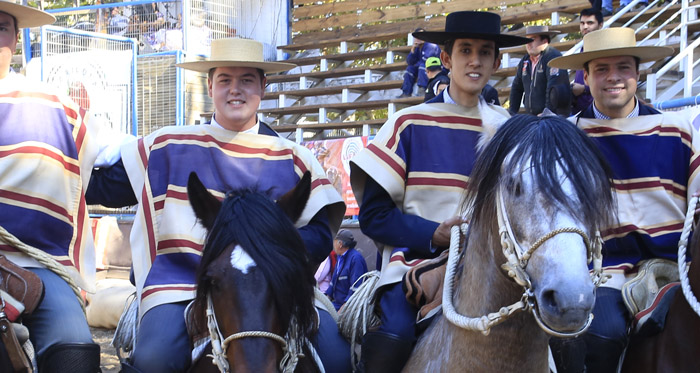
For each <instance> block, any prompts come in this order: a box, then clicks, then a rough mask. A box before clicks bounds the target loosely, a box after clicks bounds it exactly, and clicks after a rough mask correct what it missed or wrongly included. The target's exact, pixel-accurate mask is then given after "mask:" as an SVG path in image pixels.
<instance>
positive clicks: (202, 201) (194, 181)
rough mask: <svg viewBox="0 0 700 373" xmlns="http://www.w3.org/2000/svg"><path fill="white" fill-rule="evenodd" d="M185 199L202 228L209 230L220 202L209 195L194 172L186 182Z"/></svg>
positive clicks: (219, 207) (217, 212)
mask: <svg viewBox="0 0 700 373" xmlns="http://www.w3.org/2000/svg"><path fill="white" fill-rule="evenodd" d="M187 197H188V198H189V200H190V205H191V206H192V209H193V210H194V215H195V216H196V217H197V218H198V219H199V220H201V221H202V225H203V226H204V228H206V229H207V230H210V229H211V228H212V227H213V226H214V220H216V216H217V215H219V210H220V209H221V201H219V200H218V199H217V198H216V197H214V196H213V195H212V194H211V193H209V191H208V190H207V188H206V187H205V186H204V184H202V182H201V181H199V178H198V177H197V174H196V173H195V172H191V173H190V178H189V179H188V180H187Z"/></svg>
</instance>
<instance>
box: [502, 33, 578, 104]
mask: <svg viewBox="0 0 700 373" xmlns="http://www.w3.org/2000/svg"><path fill="white" fill-rule="evenodd" d="M558 33H559V31H550V30H549V27H547V26H528V27H527V28H526V29H525V35H527V37H528V38H532V39H533V41H531V42H530V43H528V44H526V48H527V53H528V54H527V55H526V56H525V57H523V59H522V60H520V63H518V69H517V72H516V75H515V79H513V85H512V86H511V89H510V109H508V111H510V113H511V114H516V113H518V111H520V104H521V102H522V103H523V104H524V105H525V112H527V113H529V114H534V115H537V114H540V113H542V111H544V109H545V108H548V109H549V110H551V111H552V112H556V111H557V106H568V105H563V104H562V103H561V102H560V103H555V102H552V101H551V100H550V95H549V93H550V91H551V89H552V87H554V86H555V85H557V84H560V85H565V86H566V87H562V88H563V89H564V90H565V91H567V92H568V94H565V95H559V97H560V98H562V99H566V100H570V99H571V93H570V92H571V88H570V87H569V73H568V72H567V71H566V70H565V69H558V68H555V67H548V66H547V63H548V62H549V61H550V60H552V59H554V58H557V57H560V56H561V52H559V51H558V50H556V49H555V48H553V47H552V46H550V45H549V42H550V41H551V38H552V36H554V35H556V34H558Z"/></svg>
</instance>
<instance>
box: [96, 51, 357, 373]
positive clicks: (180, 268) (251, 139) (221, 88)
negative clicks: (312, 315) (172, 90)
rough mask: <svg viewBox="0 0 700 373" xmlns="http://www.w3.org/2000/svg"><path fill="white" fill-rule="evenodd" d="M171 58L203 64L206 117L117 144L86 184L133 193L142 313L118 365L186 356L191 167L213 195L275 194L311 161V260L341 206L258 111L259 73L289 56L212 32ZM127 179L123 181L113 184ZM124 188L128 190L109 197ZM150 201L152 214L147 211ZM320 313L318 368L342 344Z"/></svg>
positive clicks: (344, 366)
mask: <svg viewBox="0 0 700 373" xmlns="http://www.w3.org/2000/svg"><path fill="white" fill-rule="evenodd" d="M178 67H181V68H185V69H189V70H194V71H199V72H205V73H207V74H208V80H207V84H208V91H209V95H210V96H211V97H212V99H213V101H214V106H215V110H214V115H213V117H212V120H211V123H210V124H208V125H199V126H182V127H174V126H173V127H166V128H163V129H160V130H158V131H156V132H154V133H152V134H150V135H149V136H146V137H144V138H141V139H139V140H138V141H133V142H131V143H128V144H125V145H124V146H123V147H122V148H121V157H122V161H123V162H121V163H120V162H118V163H117V164H115V165H114V166H112V167H110V168H108V169H104V170H99V171H97V172H96V173H95V175H96V177H94V178H93V180H92V182H91V185H90V188H91V191H92V188H94V193H91V195H90V197H91V201H92V202H101V203H103V204H105V203H106V204H107V205H108V206H111V207H115V206H123V205H125V204H129V203H132V204H133V203H134V202H135V201H138V203H139V206H138V210H137V213H136V217H135V221H134V226H133V228H132V234H131V250H132V260H133V269H134V276H135V283H136V288H137V295H138V299H139V301H140V307H139V318H140V320H141V321H140V324H139V325H140V326H139V330H138V333H137V336H136V345H135V346H134V352H133V355H132V357H131V362H130V363H128V364H123V366H122V369H123V371H125V372H139V371H140V372H144V373H145V372H148V373H151V372H182V371H185V370H186V369H187V367H188V366H189V365H190V364H191V361H190V344H189V340H188V333H187V329H186V326H185V318H184V317H183V312H184V311H185V307H186V306H187V303H189V301H190V300H192V299H193V298H194V295H195V283H194V281H195V270H196V269H197V265H198V264H199V262H200V256H201V250H202V246H203V243H204V239H205V231H204V228H203V227H202V226H201V225H199V224H197V219H196V217H195V215H194V213H193V211H192V208H191V207H190V206H189V204H188V203H187V195H186V193H183V191H184V190H185V187H186V183H187V179H188V175H189V174H190V172H192V171H196V172H197V174H198V176H199V178H200V179H201V180H202V182H203V183H204V185H205V186H206V187H207V189H209V190H210V191H212V192H218V193H221V195H224V194H225V193H226V192H227V191H229V190H233V189H241V188H256V189H258V190H261V191H265V192H268V193H269V194H270V196H271V197H272V198H274V199H276V198H279V197H280V196H281V195H282V193H285V192H286V191H288V190H289V189H291V188H292V187H293V186H295V185H296V183H297V182H298V181H299V180H300V178H301V176H302V174H303V172H304V171H307V170H308V171H310V172H311V175H312V176H311V178H312V190H311V195H310V197H309V201H308V203H307V206H306V209H305V210H304V214H303V215H302V217H301V218H300V219H299V221H298V222H297V225H298V226H300V228H299V233H300V235H301V237H302V239H303V241H304V243H305V245H306V248H307V250H308V252H309V260H310V261H311V262H312V263H315V264H318V263H320V262H321V261H323V259H324V258H325V257H327V256H328V253H329V252H330V248H331V247H332V238H333V237H334V235H335V233H336V231H337V230H338V228H339V226H340V222H341V220H342V217H343V214H344V212H345V205H344V203H343V202H342V199H341V198H340V195H338V192H336V190H335V189H334V188H333V186H332V185H331V183H330V182H329V181H328V180H327V179H326V175H325V172H324V170H323V168H322V167H321V165H320V164H319V163H318V161H317V160H316V159H315V158H314V157H313V155H312V154H311V152H310V151H309V150H308V149H306V148H304V147H302V146H300V145H297V144H295V143H294V142H291V141H288V140H286V139H284V138H281V137H279V136H278V135H277V133H275V132H274V131H273V130H272V129H270V128H269V127H268V126H267V125H266V124H265V123H262V122H260V121H259V120H258V119H257V115H256V111H257V109H258V105H259V104H260V100H261V99H262V97H263V92H264V89H265V82H266V78H265V74H266V73H272V72H281V71H286V70H289V69H290V68H292V67H294V65H292V64H288V63H281V62H266V61H264V59H263V49H262V44H261V43H259V42H257V41H254V40H247V39H239V38H229V39H218V40H214V41H212V45H211V57H210V58H208V59H206V60H203V61H193V62H184V63H181V64H179V65H178ZM234 149H243V151H235V150H234ZM127 176H128V177H127ZM129 184H130V185H131V188H129V190H127V191H121V192H120V191H119V190H118V189H119V188H128V185H129ZM124 192H128V194H130V196H127V197H128V198H121V200H120V199H117V198H114V196H115V195H119V194H120V193H121V194H124ZM152 211H157V212H158V219H154V220H152V219H151V218H150V213H151V212H152ZM156 250H158V255H157V256H153V254H154V253H155V252H156ZM153 258H155V260H153ZM299 275H300V276H303V275H304V274H302V273H300V274H299ZM309 276H310V275H309ZM319 315H320V318H321V326H320V328H319V333H318V334H317V336H316V337H315V338H314V339H312V343H313V344H314V346H315V347H316V349H317V351H318V352H319V355H320V356H321V359H322V361H323V363H324V365H325V369H326V371H334V372H335V371H339V372H343V371H349V368H350V356H349V350H350V348H349V345H348V344H347V342H345V341H344V340H343V339H342V336H340V334H339V333H338V329H337V326H336V324H335V322H334V320H333V319H332V318H331V316H330V314H329V313H328V312H325V311H322V310H320V312H319ZM336 352H340V353H341V355H334V354H335V353H336Z"/></svg>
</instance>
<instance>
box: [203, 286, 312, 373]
mask: <svg viewBox="0 0 700 373" xmlns="http://www.w3.org/2000/svg"><path fill="white" fill-rule="evenodd" d="M207 328H208V329H209V335H210V337H211V350H212V355H209V356H210V357H211V358H212V360H213V363H214V365H216V366H217V367H218V368H219V371H221V372H222V373H224V372H230V367H229V363H228V360H227V359H226V350H227V349H228V344H229V343H230V342H231V341H233V340H236V339H241V338H270V339H272V340H275V341H277V342H279V343H280V344H281V345H282V351H284V352H285V356H284V358H282V362H281V363H280V365H281V366H282V367H283V372H293V371H294V369H295V368H296V363H297V362H298V359H299V357H301V356H303V354H302V355H301V356H300V354H299V353H293V352H292V350H295V351H301V349H300V348H298V349H297V348H295V349H290V348H289V346H290V345H289V344H288V343H287V341H286V340H285V339H284V338H282V337H280V336H279V335H277V334H275V333H271V332H266V331H244V332H238V333H234V334H232V335H230V336H228V337H226V338H225V339H224V338H223V335H222V334H221V330H219V323H218V322H217V321H216V314H215V313H214V302H213V301H212V300H211V294H207ZM222 340H223V342H222ZM290 354H294V355H295V356H293V357H292V356H291V355H290Z"/></svg>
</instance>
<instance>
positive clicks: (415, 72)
mask: <svg viewBox="0 0 700 373" xmlns="http://www.w3.org/2000/svg"><path fill="white" fill-rule="evenodd" d="M420 31H425V30H423V29H422V28H420V27H419V28H417V29H416V31H415V32H420ZM430 57H440V47H439V46H438V45H437V44H433V43H426V42H424V41H423V40H421V39H418V38H416V37H414V38H413V47H411V53H409V54H408V56H406V63H407V64H408V66H407V67H406V73H405V74H404V75H403V85H402V86H401V91H402V92H403V93H401V95H400V96H399V98H402V97H411V95H412V93H413V85H414V84H416V81H417V83H418V88H419V89H421V90H423V89H425V87H427V86H428V76H427V75H425V61H426V60H427V59H428V58H430Z"/></svg>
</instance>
